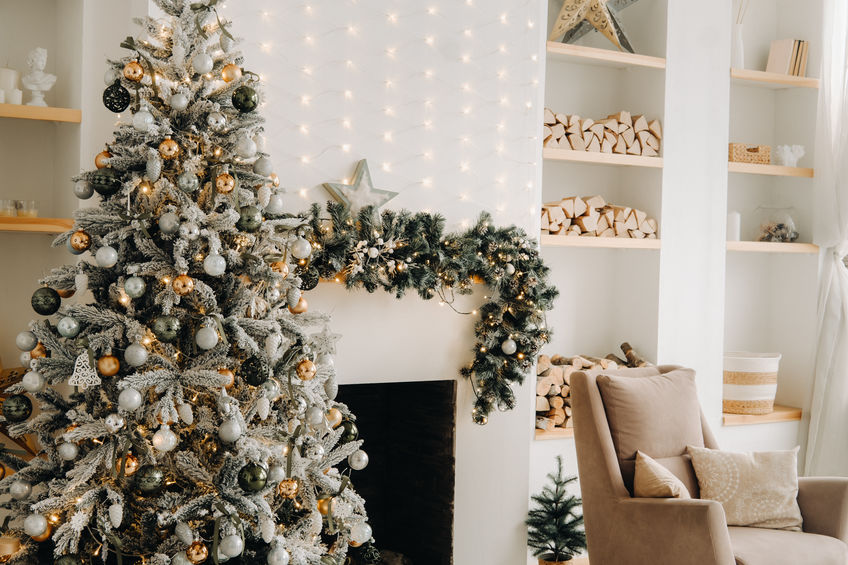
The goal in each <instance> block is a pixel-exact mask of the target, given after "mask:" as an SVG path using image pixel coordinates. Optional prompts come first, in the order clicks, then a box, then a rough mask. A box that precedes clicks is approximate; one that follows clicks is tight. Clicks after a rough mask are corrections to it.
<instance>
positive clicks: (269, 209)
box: [265, 194, 286, 215]
mask: <svg viewBox="0 0 848 565" xmlns="http://www.w3.org/2000/svg"><path fill="white" fill-rule="evenodd" d="M285 211H286V208H285V204H284V202H283V196H282V194H272V195H271V196H270V197H269V198H268V204H267V205H266V206H265V212H266V213H267V214H274V215H280V214H282V213H283V212H285Z"/></svg>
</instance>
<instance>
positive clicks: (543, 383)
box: [536, 377, 551, 396]
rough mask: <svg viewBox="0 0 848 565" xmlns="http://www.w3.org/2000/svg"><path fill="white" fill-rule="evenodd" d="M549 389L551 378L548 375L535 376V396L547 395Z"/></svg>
mask: <svg viewBox="0 0 848 565" xmlns="http://www.w3.org/2000/svg"><path fill="white" fill-rule="evenodd" d="M549 390H551V379H550V378H548V377H537V378H536V396H547V395H548V391H549Z"/></svg>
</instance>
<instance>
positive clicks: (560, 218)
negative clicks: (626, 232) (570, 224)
mask: <svg viewBox="0 0 848 565" xmlns="http://www.w3.org/2000/svg"><path fill="white" fill-rule="evenodd" d="M548 219H549V221H550V224H551V225H553V224H557V225H562V224H564V223H565V221H566V220H567V219H568V218H566V217H565V212H563V210H562V208H560V207H559V206H551V207H550V208H548ZM630 229H632V228H630Z"/></svg>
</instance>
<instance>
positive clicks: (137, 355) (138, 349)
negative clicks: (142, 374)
mask: <svg viewBox="0 0 848 565" xmlns="http://www.w3.org/2000/svg"><path fill="white" fill-rule="evenodd" d="M147 356H148V353H147V348H146V347H144V346H143V345H142V344H140V343H133V344H132V345H130V346H129V347H127V349H126V350H125V351H124V361H126V362H127V363H128V364H129V365H131V366H133V367H141V366H142V365H144V364H145V363H147Z"/></svg>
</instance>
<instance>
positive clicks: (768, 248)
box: [727, 241, 819, 254]
mask: <svg viewBox="0 0 848 565" xmlns="http://www.w3.org/2000/svg"><path fill="white" fill-rule="evenodd" d="M727 250H728V251H747V252H753V253H805V254H816V253H818V252H819V246H818V245H815V244H813V243H780V242H774V241H728V242H727Z"/></svg>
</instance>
